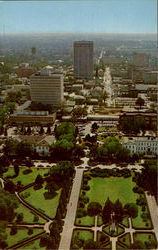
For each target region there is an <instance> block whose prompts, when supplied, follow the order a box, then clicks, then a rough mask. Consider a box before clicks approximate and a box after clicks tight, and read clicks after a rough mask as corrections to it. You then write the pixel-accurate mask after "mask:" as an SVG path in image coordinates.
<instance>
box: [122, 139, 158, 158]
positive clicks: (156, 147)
mask: <svg viewBox="0 0 158 250" xmlns="http://www.w3.org/2000/svg"><path fill="white" fill-rule="evenodd" d="M122 145H123V146H124V147H125V148H127V149H129V150H130V152H131V154H146V155H158V140H157V138H156V139H149V140H147V139H145V140H143V139H140V140H135V141H128V142H123V143H122Z"/></svg>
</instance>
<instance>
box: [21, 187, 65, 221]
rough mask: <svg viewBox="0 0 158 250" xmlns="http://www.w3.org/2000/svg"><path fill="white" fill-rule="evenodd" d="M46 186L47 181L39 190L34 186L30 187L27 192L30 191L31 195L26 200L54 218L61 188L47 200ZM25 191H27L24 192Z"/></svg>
mask: <svg viewBox="0 0 158 250" xmlns="http://www.w3.org/2000/svg"><path fill="white" fill-rule="evenodd" d="M45 186H46V183H44V184H43V187H42V188H41V189H39V190H34V188H33V186H32V187H30V188H28V189H27V192H29V193H30V196H29V197H28V198H25V200H26V201H27V202H28V203H29V204H30V205H32V206H33V207H35V208H36V209H38V210H39V211H42V212H43V213H44V214H46V215H48V216H49V217H50V218H54V217H55V215H56V210H57V207H58V203H59V198H60V193H61V189H60V190H58V191H57V195H56V196H55V197H54V198H53V199H50V200H46V199H45V198H44V195H43V194H44V193H45V192H46V191H47V190H46V189H45ZM25 192H26V191H24V192H22V193H25ZM22 193H21V194H22Z"/></svg>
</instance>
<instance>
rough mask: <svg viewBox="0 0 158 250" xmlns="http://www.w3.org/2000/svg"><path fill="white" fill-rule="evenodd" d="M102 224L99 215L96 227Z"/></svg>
mask: <svg viewBox="0 0 158 250" xmlns="http://www.w3.org/2000/svg"><path fill="white" fill-rule="evenodd" d="M102 224H103V220H102V217H101V216H100V215H99V216H97V226H98V227H99V226H101V225H102Z"/></svg>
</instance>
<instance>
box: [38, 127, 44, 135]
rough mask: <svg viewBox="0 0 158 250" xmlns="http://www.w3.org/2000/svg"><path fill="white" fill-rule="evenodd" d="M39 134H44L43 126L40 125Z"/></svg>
mask: <svg viewBox="0 0 158 250" xmlns="http://www.w3.org/2000/svg"><path fill="white" fill-rule="evenodd" d="M39 134H40V135H43V134H44V128H43V126H41V127H40V131H39Z"/></svg>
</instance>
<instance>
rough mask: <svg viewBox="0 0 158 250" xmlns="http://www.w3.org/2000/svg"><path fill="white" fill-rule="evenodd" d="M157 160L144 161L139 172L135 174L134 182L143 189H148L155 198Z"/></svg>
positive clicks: (157, 185)
mask: <svg viewBox="0 0 158 250" xmlns="http://www.w3.org/2000/svg"><path fill="white" fill-rule="evenodd" d="M157 167H158V166H157V161H156V160H155V161H154V160H153V161H150V162H146V163H145V164H144V168H143V169H142V172H141V173H138V174H137V175H136V176H135V180H136V183H137V185H138V186H139V187H142V188H143V189H144V190H147V191H150V192H151V194H153V195H154V196H155V198H156V199H157V187H158V184H157Z"/></svg>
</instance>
